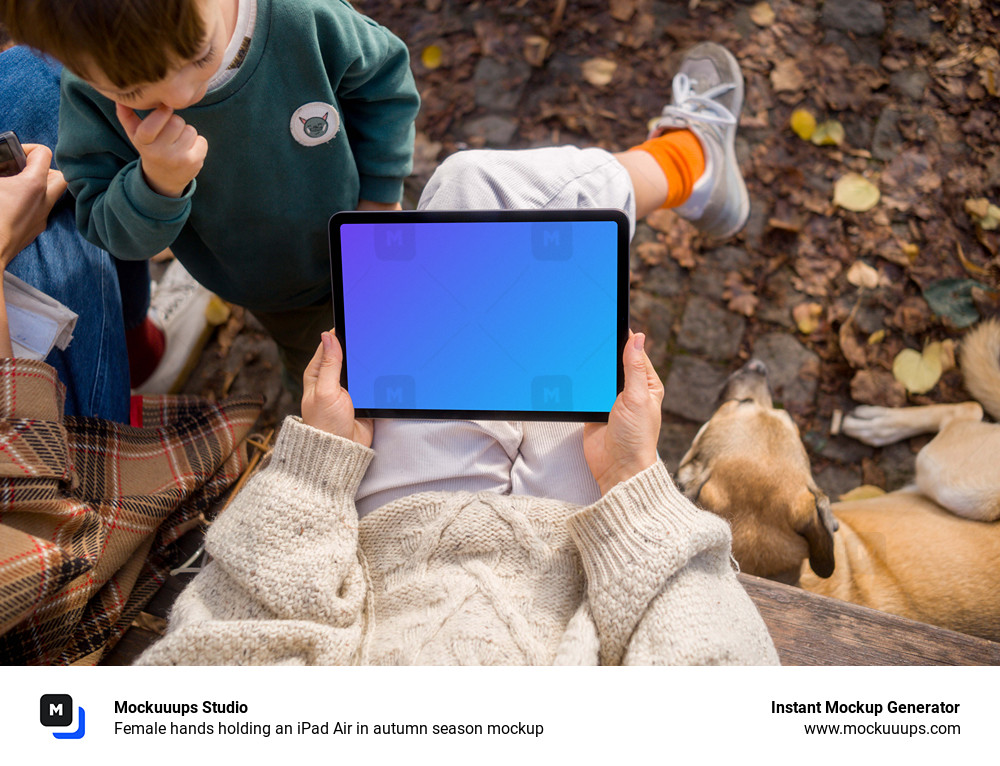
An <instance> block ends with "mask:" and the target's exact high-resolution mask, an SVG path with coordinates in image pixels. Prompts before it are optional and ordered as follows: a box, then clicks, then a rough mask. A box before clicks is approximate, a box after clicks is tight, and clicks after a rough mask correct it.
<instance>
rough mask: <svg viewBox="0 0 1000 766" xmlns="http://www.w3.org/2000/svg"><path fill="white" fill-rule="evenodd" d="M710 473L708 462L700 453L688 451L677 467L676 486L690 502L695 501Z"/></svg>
mask: <svg viewBox="0 0 1000 766" xmlns="http://www.w3.org/2000/svg"><path fill="white" fill-rule="evenodd" d="M711 475H712V472H711V470H710V469H709V467H708V463H707V462H705V461H703V460H702V459H701V456H700V455H698V454H694V455H692V454H691V452H690V451H689V452H688V454H687V455H685V456H684V458H683V459H682V460H681V465H680V468H678V469H677V488H678V489H679V490H680V491H681V492H682V493H683V495H684V497H686V498H687V499H688V500H690V501H691V502H692V503H697V502H699V501H698V496H699V495H700V494H701V488H702V487H704V486H705V482H707V481H708V479H709V477H710V476H711Z"/></svg>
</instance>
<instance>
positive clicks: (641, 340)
mask: <svg viewBox="0 0 1000 766" xmlns="http://www.w3.org/2000/svg"><path fill="white" fill-rule="evenodd" d="M645 345H646V335H645V333H641V332H638V333H636V334H635V337H634V339H633V340H632V346H633V347H634V348H635V350H636V351H642V349H643V348H644V347H645Z"/></svg>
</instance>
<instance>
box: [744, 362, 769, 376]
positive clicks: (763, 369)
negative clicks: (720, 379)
mask: <svg viewBox="0 0 1000 766" xmlns="http://www.w3.org/2000/svg"><path fill="white" fill-rule="evenodd" d="M743 369H744V370H746V371H747V372H752V373H754V374H755V375H764V376H765V377H766V376H767V365H766V364H764V363H763V362H762V361H760V359H751V360H750V361H749V362H747V363H746V365H745V366H744V368H743Z"/></svg>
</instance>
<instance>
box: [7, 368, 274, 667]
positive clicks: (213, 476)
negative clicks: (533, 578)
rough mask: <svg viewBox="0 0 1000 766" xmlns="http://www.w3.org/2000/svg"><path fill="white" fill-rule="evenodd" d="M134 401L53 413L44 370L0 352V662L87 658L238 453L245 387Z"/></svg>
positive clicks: (250, 416)
mask: <svg viewBox="0 0 1000 766" xmlns="http://www.w3.org/2000/svg"><path fill="white" fill-rule="evenodd" d="M140 404H141V408H140V409H139V410H138V411H137V410H136V408H135V407H133V412H134V415H133V420H135V415H138V414H140V413H141V420H140V421H139V422H141V424H142V425H141V427H131V426H123V425H119V424H117V423H110V422H107V421H102V420H96V419H90V418H65V419H64V418H63V416H62V410H63V401H62V387H61V385H60V384H59V381H58V378H57V377H56V373H55V370H53V369H52V368H51V367H49V366H48V365H45V364H44V363H42V362H34V361H29V360H23V359H20V360H19V359H2V360H0V412H2V414H3V420H2V422H0V662H4V663H6V664H12V663H28V664H93V663H96V662H98V661H99V660H100V659H101V657H102V656H103V654H104V653H105V652H106V651H107V650H108V649H109V648H110V647H112V646H113V645H114V644H115V642H117V641H118V639H119V638H121V636H122V635H123V634H124V632H125V631H126V630H127V629H128V627H129V625H130V624H131V622H132V620H133V619H134V618H135V616H136V615H137V614H138V613H139V611H140V610H141V609H142V607H143V606H144V605H145V604H146V602H147V601H148V600H149V598H150V597H151V596H152V595H153V594H154V593H155V592H156V590H157V589H158V588H159V587H160V585H161V584H162V583H163V581H164V579H165V577H166V575H167V573H168V571H169V567H170V566H171V564H172V562H173V558H174V557H173V555H172V550H171V545H172V543H174V542H175V541H176V540H177V539H178V538H179V537H180V536H181V535H183V534H184V533H185V532H186V531H188V530H189V529H191V528H192V527H194V526H195V525H196V524H197V523H198V521H199V519H200V518H201V514H202V513H203V512H204V511H206V510H208V509H209V508H210V506H212V505H213V503H214V502H215V501H216V500H217V499H218V498H219V497H220V496H221V495H222V494H223V493H224V492H225V491H226V489H228V488H229V487H230V486H231V485H232V484H233V482H234V481H235V480H236V479H237V478H238V476H239V474H240V472H241V471H242V470H243V468H244V466H245V465H246V453H245V450H244V448H243V440H244V438H245V437H246V435H247V433H248V432H249V430H250V428H251V426H252V425H253V423H254V421H255V420H256V419H257V415H258V414H259V413H260V402H259V400H257V399H256V398H249V397H248V398H240V399H230V400H227V401H224V402H221V403H214V402H208V401H205V400H202V399H197V398H195V397H184V396H180V397H165V396H163V397H160V396H157V397H143V398H142V400H141V403H140Z"/></svg>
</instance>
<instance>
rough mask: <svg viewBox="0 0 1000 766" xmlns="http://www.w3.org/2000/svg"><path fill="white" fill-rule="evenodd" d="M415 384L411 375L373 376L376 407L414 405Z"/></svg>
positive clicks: (415, 401) (415, 399)
mask: <svg viewBox="0 0 1000 766" xmlns="http://www.w3.org/2000/svg"><path fill="white" fill-rule="evenodd" d="M416 403H417V386H416V381H414V379H413V376H412V375H380V376H379V377H377V378H375V406H376V407H389V408H392V407H414V406H416Z"/></svg>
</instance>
